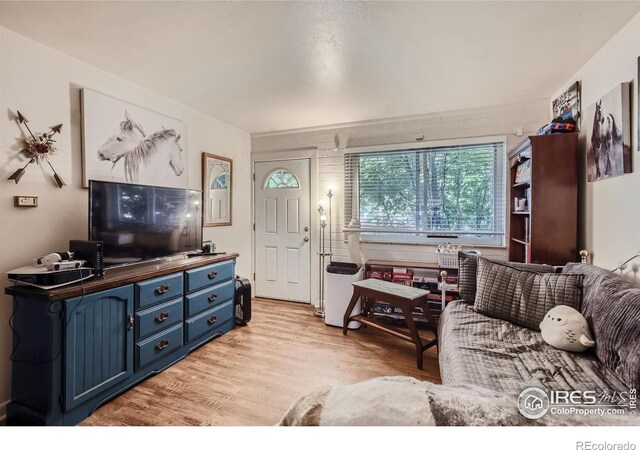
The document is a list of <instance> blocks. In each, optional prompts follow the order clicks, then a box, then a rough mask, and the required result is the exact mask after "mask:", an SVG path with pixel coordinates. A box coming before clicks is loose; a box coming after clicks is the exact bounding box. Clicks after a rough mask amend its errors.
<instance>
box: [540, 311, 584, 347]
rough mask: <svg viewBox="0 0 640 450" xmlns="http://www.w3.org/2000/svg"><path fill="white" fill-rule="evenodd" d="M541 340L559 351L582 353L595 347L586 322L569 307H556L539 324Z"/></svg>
mask: <svg viewBox="0 0 640 450" xmlns="http://www.w3.org/2000/svg"><path fill="white" fill-rule="evenodd" d="M540 331H542V339H544V341H545V342H546V343H547V344H549V345H551V346H553V347H555V348H558V349H560V350H565V351H567V352H583V351H585V350H586V349H588V348H590V347H593V346H594V345H596V343H595V341H594V340H593V338H592V337H591V332H590V331H589V324H587V320H586V319H585V318H584V317H583V316H582V314H580V313H579V312H578V311H576V310H575V309H573V308H571V307H570V306H564V305H561V306H556V307H555V308H552V309H550V310H549V312H548V313H547V314H546V316H544V319H543V320H542V322H541V323H540Z"/></svg>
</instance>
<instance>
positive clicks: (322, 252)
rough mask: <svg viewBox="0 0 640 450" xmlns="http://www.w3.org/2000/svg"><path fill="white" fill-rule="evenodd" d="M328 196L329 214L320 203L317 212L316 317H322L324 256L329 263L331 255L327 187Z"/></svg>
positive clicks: (331, 193) (330, 196)
mask: <svg viewBox="0 0 640 450" xmlns="http://www.w3.org/2000/svg"><path fill="white" fill-rule="evenodd" d="M327 197H329V215H328V216H327V215H326V214H325V210H324V207H323V206H322V203H320V206H319V208H318V213H319V214H320V242H319V244H318V258H319V264H318V265H319V266H320V267H319V271H320V272H319V274H318V275H319V277H318V285H319V286H318V304H317V305H316V306H315V307H314V308H313V315H314V316H316V317H324V271H325V266H326V258H327V256H328V257H329V263H331V259H332V256H333V244H332V242H331V241H332V239H331V199H332V198H333V192H332V190H331V189H329V193H328V194H327ZM327 222H328V223H329V251H328V252H327V251H326V246H325V238H326V235H325V231H326V228H327Z"/></svg>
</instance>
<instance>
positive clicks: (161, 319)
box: [156, 311, 169, 323]
mask: <svg viewBox="0 0 640 450" xmlns="http://www.w3.org/2000/svg"><path fill="white" fill-rule="evenodd" d="M168 318H169V311H165V312H162V313H160V314H158V315H157V316H156V322H158V323H162V322H164V321H165V320H167V319H168Z"/></svg>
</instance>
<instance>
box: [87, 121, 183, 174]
mask: <svg viewBox="0 0 640 450" xmlns="http://www.w3.org/2000/svg"><path fill="white" fill-rule="evenodd" d="M124 117H125V120H123V121H122V122H120V129H119V130H118V131H117V132H116V133H115V134H114V135H113V136H111V137H110V138H109V139H107V141H106V142H105V143H104V144H102V146H101V147H100V149H98V159H100V160H101V161H110V162H111V163H112V164H113V167H112V168H111V177H112V178H113V179H125V180H126V181H127V182H129V183H142V184H158V182H159V181H162V180H166V177H171V173H173V175H175V176H180V175H181V174H182V172H183V171H184V164H183V163H182V148H181V147H180V144H179V142H178V141H179V140H180V135H179V134H178V133H176V131H175V130H166V129H162V130H161V131H157V132H155V133H153V134H151V135H150V136H146V134H145V132H144V130H143V129H142V127H141V126H140V125H139V124H138V123H137V122H135V121H134V120H133V119H132V118H131V116H130V115H129V113H128V112H127V111H125V113H124ZM120 160H122V161H124V162H123V163H122V164H119V165H118V164H117V163H118V162H119V161H120ZM169 168H171V169H172V170H171V171H169V170H168V169H169Z"/></svg>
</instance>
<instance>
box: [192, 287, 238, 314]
mask: <svg viewBox="0 0 640 450" xmlns="http://www.w3.org/2000/svg"><path fill="white" fill-rule="evenodd" d="M234 291H235V283H234V281H233V280H229V281H226V282H224V283H222V284H216V285H215V286H212V287H209V288H206V289H203V290H201V291H196V292H193V293H191V294H189V295H187V297H186V298H187V300H186V304H187V317H193V316H195V315H196V314H198V313H201V312H202V311H204V310H205V309H209V308H213V307H214V306H218V305H221V304H223V303H225V302H227V301H229V300H233V294H234Z"/></svg>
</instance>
